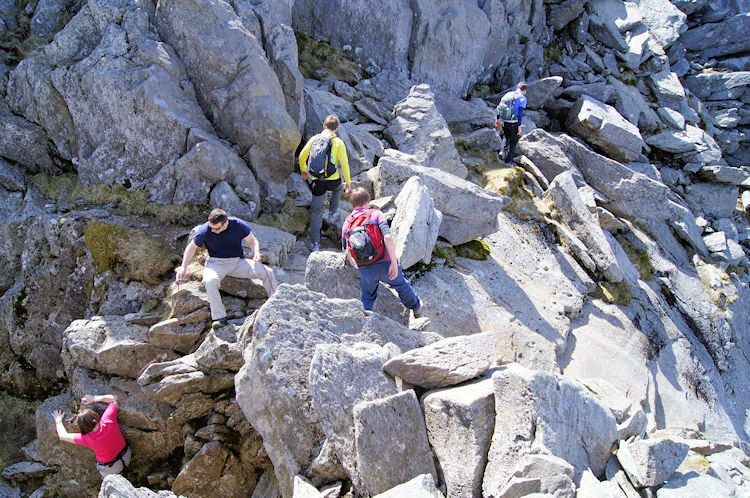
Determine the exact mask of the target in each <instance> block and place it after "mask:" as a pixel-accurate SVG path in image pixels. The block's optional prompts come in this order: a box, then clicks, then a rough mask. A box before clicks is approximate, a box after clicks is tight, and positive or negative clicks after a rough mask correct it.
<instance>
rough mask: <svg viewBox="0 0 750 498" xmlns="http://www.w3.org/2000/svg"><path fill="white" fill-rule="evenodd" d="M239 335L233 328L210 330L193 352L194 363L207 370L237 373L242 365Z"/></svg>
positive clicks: (239, 332)
mask: <svg viewBox="0 0 750 498" xmlns="http://www.w3.org/2000/svg"><path fill="white" fill-rule="evenodd" d="M241 335H242V332H241V331H238V330H236V329H235V327H233V326H232V327H220V328H218V329H211V330H210V331H209V332H208V334H206V338H205V339H203V342H202V343H201V345H200V346H198V349H196V350H195V353H194V356H195V362H196V363H197V364H198V365H200V366H201V367H203V368H207V369H209V370H229V371H232V372H237V371H238V370H239V369H240V368H241V367H242V365H243V361H242V344H241V343H240V340H239V338H240V336H241Z"/></svg>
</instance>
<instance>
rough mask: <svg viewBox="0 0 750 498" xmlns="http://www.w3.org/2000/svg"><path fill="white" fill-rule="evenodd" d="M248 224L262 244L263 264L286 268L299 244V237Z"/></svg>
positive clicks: (275, 229)
mask: <svg viewBox="0 0 750 498" xmlns="http://www.w3.org/2000/svg"><path fill="white" fill-rule="evenodd" d="M248 224H249V225H250V229H251V230H252V231H253V235H255V238H256V239H258V242H260V254H261V258H262V261H263V263H264V264H266V265H271V266H284V264H285V263H286V259H287V257H288V255H289V253H290V252H292V249H294V245H295V244H296V243H297V237H295V236H294V235H292V234H291V233H289V232H285V231H284V230H280V229H278V228H275V227H269V226H265V225H259V224H257V223H248Z"/></svg>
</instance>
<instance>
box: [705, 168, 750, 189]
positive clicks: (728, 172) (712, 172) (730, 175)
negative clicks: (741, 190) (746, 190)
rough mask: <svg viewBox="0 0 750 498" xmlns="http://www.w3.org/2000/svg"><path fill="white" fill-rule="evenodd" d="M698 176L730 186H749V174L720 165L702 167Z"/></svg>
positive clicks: (740, 169) (742, 170)
mask: <svg viewBox="0 0 750 498" xmlns="http://www.w3.org/2000/svg"><path fill="white" fill-rule="evenodd" d="M698 176H699V177H701V178H702V179H704V180H708V181H710V182H715V183H730V184H732V185H743V186H749V185H750V173H748V172H747V171H745V170H744V169H742V168H733V167H731V166H723V165H721V164H712V165H708V166H703V167H702V168H701V169H700V171H699V172H698Z"/></svg>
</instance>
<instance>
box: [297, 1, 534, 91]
mask: <svg viewBox="0 0 750 498" xmlns="http://www.w3.org/2000/svg"><path fill="white" fill-rule="evenodd" d="M511 11H512V12H513V13H514V15H510V13H511ZM441 13H445V14H446V16H447V17H445V16H443V15H442V14H441ZM376 14H377V15H376ZM446 19H447V20H448V22H446ZM293 21H294V26H295V28H296V29H299V30H301V31H303V32H305V33H308V34H310V35H312V36H314V37H316V38H319V39H326V40H329V41H330V42H331V43H332V44H333V45H335V46H337V47H340V48H342V49H343V50H344V51H345V53H347V54H350V55H351V56H352V57H353V58H355V59H357V60H358V61H361V62H363V63H364V64H365V65H367V66H368V67H370V68H372V69H374V70H375V71H373V72H378V71H379V70H381V69H386V70H393V71H395V72H402V73H405V74H407V75H409V77H411V78H412V79H413V80H417V81H424V82H426V83H428V84H430V85H431V86H433V87H435V88H437V89H440V90H442V91H449V92H451V93H457V94H465V93H467V91H468V90H469V89H470V87H471V86H472V84H473V81H474V80H475V78H476V77H477V76H478V75H480V74H483V73H484V74H486V73H487V68H488V67H500V66H507V65H509V63H510V61H511V59H513V57H511V54H509V53H507V51H505V50H503V48H505V47H508V46H513V45H515V44H517V43H519V42H520V40H526V43H529V45H527V51H526V53H525V54H524V55H523V56H521V57H522V58H523V61H520V60H519V61H518V63H519V64H522V65H523V66H526V67H535V66H538V65H539V64H540V63H541V60H542V57H543V54H542V52H541V45H539V44H537V43H536V42H535V41H533V40H538V39H540V38H543V37H545V36H547V34H548V28H547V27H546V26H545V9H544V6H543V4H542V2H541V1H536V2H532V3H530V4H524V5H520V4H519V5H514V6H512V7H511V6H507V5H506V4H505V3H503V2H501V1H498V0H493V1H490V2H485V3H484V4H483V5H482V7H478V6H476V5H473V4H471V3H467V4H464V3H460V4H453V3H446V2H444V1H442V0H423V1H420V2H417V3H409V2H404V1H400V0H389V1H387V2H385V3H382V2H373V1H371V0H367V1H365V2H360V3H354V4H352V3H348V2H343V1H336V2H333V3H330V4H326V5H325V6H321V5H319V4H318V3H316V2H313V1H311V0H305V1H303V2H301V3H295V8H294V12H293ZM332 24H336V25H337V26H340V28H341V29H340V30H337V32H331V31H330V30H328V29H327V28H326V26H330V25H332ZM529 41H530V42H529ZM514 62H515V61H514ZM504 84H505V85H506V86H510V85H511V84H515V82H511V81H508V82H504Z"/></svg>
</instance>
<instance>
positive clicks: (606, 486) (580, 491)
mask: <svg viewBox="0 0 750 498" xmlns="http://www.w3.org/2000/svg"><path fill="white" fill-rule="evenodd" d="M622 496H623V494H622V491H620V489H619V487H618V486H617V484H615V483H612V482H610V481H603V482H602V481H599V479H597V477H596V476H595V475H594V473H593V472H591V470H589V469H586V470H584V471H583V474H582V475H581V482H580V483H578V488H576V497H577V498H621V497H622Z"/></svg>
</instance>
